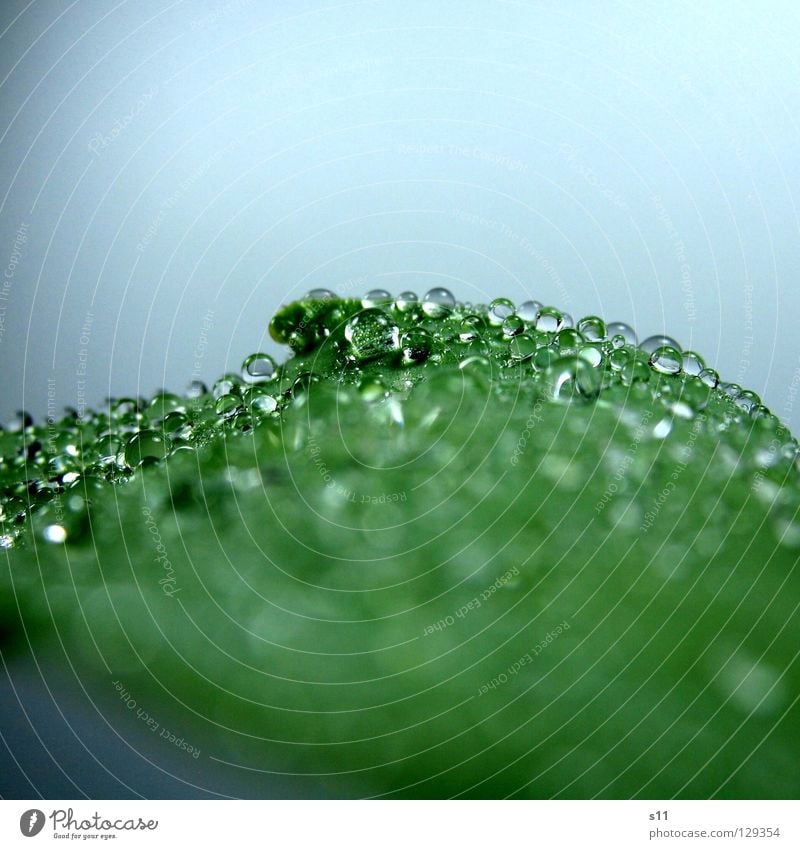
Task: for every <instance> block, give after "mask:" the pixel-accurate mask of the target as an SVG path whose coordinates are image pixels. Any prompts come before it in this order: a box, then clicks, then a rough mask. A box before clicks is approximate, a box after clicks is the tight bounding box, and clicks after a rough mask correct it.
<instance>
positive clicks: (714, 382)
mask: <svg viewBox="0 0 800 849" xmlns="http://www.w3.org/2000/svg"><path fill="white" fill-rule="evenodd" d="M698 377H699V378H700V380H702V381H703V383H704V384H705V385H706V386H710V387H711V388H712V389H715V388H716V387H717V386H718V385H719V374H717V372H716V371H714V369H713V368H704V369H703V370H702V371H701V372H700V374H699V375H698Z"/></svg>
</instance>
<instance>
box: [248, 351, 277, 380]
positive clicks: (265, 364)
mask: <svg viewBox="0 0 800 849" xmlns="http://www.w3.org/2000/svg"><path fill="white" fill-rule="evenodd" d="M242 377H243V378H244V379H245V380H246V381H247V382H248V383H267V382H269V381H270V380H274V379H275V377H277V367H276V365H275V360H273V359H272V357H271V356H270V355H269V354H250V356H249V357H247V358H246V359H245V360H244V362H243V363H242Z"/></svg>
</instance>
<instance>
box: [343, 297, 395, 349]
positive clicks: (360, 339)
mask: <svg viewBox="0 0 800 849" xmlns="http://www.w3.org/2000/svg"><path fill="white" fill-rule="evenodd" d="M344 336H345V339H347V341H348V342H349V343H350V347H351V349H352V352H353V354H354V356H355V358H356V360H369V359H373V358H374V357H379V356H381V355H382V354H387V353H390V352H391V351H395V350H397V349H398V348H399V346H400V329H399V328H398V327H397V325H396V324H394V323H393V322H392V320H391V319H390V318H389V316H388V315H386V313H385V312H383V311H382V310H379V309H366V310H362V311H361V312H360V313H356V315H354V316H353V317H352V318H351V319H350V320H349V321H348V322H347V324H346V325H345V328H344Z"/></svg>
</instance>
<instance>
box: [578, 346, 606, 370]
mask: <svg viewBox="0 0 800 849" xmlns="http://www.w3.org/2000/svg"><path fill="white" fill-rule="evenodd" d="M578 356H579V357H580V358H581V359H582V360H586V362H587V363H589V365H590V366H591V367H592V368H597V367H598V366H600V365H602V364H603V351H602V349H601V346H600V345H599V344H593V343H590V344H588V345H584V346H583V347H582V348H581V349H580V350H579V351H578Z"/></svg>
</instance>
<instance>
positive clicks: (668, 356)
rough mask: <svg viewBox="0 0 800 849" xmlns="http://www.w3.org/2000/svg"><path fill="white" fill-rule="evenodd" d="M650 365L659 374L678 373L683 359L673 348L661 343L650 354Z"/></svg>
mask: <svg viewBox="0 0 800 849" xmlns="http://www.w3.org/2000/svg"><path fill="white" fill-rule="evenodd" d="M650 365H651V366H652V367H653V368H654V369H655V370H656V371H657V372H659V373H660V374H678V372H679V371H680V370H681V366H682V365H683V360H682V358H681V355H680V352H679V351H677V350H676V349H675V348H673V347H672V346H670V345H662V346H660V347H659V348H656V349H655V350H654V351H653V352H652V353H651V354H650Z"/></svg>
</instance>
